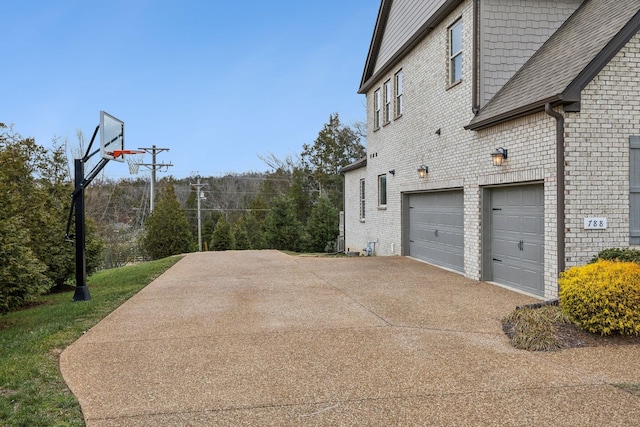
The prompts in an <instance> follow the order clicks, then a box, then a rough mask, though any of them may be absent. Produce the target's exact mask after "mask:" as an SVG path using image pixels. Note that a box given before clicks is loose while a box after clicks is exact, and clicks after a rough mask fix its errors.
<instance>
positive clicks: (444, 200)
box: [405, 191, 464, 272]
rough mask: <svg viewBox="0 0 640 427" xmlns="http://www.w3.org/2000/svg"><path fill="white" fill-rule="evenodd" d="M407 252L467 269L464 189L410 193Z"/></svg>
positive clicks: (462, 269) (452, 266)
mask: <svg viewBox="0 0 640 427" xmlns="http://www.w3.org/2000/svg"><path fill="white" fill-rule="evenodd" d="M407 200H408V209H409V212H408V221H409V224H408V225H409V227H408V230H409V232H408V236H406V238H408V245H405V248H406V249H407V250H406V252H408V253H407V255H409V256H412V257H414V258H418V259H421V260H423V261H427V262H429V263H432V264H435V265H439V266H442V267H446V268H450V269H452V270H456V271H460V272H463V271H464V209H463V197H462V191H442V192H434V193H416V194H409V195H408V198H407Z"/></svg>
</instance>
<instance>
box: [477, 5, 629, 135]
mask: <svg viewBox="0 0 640 427" xmlns="http://www.w3.org/2000/svg"><path fill="white" fill-rule="evenodd" d="M638 11H640V0H615V1H607V0H587V1H585V2H584V3H583V4H582V5H581V6H580V7H579V8H578V9H577V10H576V11H575V12H574V14H573V15H571V17H570V18H569V19H567V21H566V22H565V23H564V24H562V26H561V27H560V28H559V29H558V30H557V31H556V32H555V33H554V34H553V35H552V36H551V37H550V38H549V40H547V42H545V43H544V44H543V45H542V46H541V47H540V49H539V50H538V51H537V52H536V53H535V54H534V55H533V56H532V57H531V58H530V59H529V61H527V62H526V63H525V64H524V65H523V66H522V68H521V69H520V70H518V72H517V73H516V74H514V76H513V77H512V78H511V79H510V80H509V81H508V82H507V83H506V84H505V85H504V86H503V87H502V89H500V90H499V91H498V93H496V95H495V96H494V97H493V98H492V99H491V100H490V101H489V102H488V103H487V104H486V105H485V106H484V108H483V109H482V110H480V113H479V114H478V115H477V116H476V117H474V118H473V120H471V122H470V123H469V125H467V126H466V128H467V129H473V130H478V129H481V128H483V127H487V126H492V125H495V124H497V123H500V122H504V121H506V120H511V119H514V118H516V117H521V116H524V115H527V114H531V113H534V112H538V111H542V110H543V109H544V105H545V104H546V103H547V102H550V103H552V104H553V105H558V104H561V103H564V104H570V103H573V102H577V101H579V100H580V91H581V90H582V89H584V87H585V86H586V85H587V84H588V83H589V81H591V80H592V79H593V78H594V77H595V76H596V74H597V73H598V72H599V71H600V70H601V69H602V68H603V67H604V66H605V65H606V64H607V63H608V62H609V61H610V60H611V58H613V56H615V54H616V53H617V52H618V51H619V50H620V49H621V48H622V47H623V46H624V45H625V44H626V43H627V42H628V41H629V39H630V38H631V37H633V35H634V34H635V33H636V32H637V31H638V30H639V29H640V14H639V13H638Z"/></svg>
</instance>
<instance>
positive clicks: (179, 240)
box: [142, 184, 193, 259]
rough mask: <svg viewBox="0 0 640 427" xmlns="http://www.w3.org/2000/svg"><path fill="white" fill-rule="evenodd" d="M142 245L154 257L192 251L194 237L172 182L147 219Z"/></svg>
mask: <svg viewBox="0 0 640 427" xmlns="http://www.w3.org/2000/svg"><path fill="white" fill-rule="evenodd" d="M142 246H143V248H144V249H145V251H147V253H148V254H149V255H150V256H151V258H152V259H160V258H165V257H168V256H170V255H177V254H181V253H185V252H191V251H192V249H193V238H192V235H191V228H190V227H189V221H188V220H187V216H186V215H185V212H184V210H182V208H181V207H180V203H178V199H177V197H176V192H175V189H174V187H173V185H172V184H167V185H166V187H165V188H164V190H163V191H162V192H161V194H160V197H158V200H157V202H156V205H155V207H154V210H153V213H152V214H151V215H149V217H147V220H146V221H145V235H144V237H143V239H142Z"/></svg>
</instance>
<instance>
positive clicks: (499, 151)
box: [491, 147, 507, 166]
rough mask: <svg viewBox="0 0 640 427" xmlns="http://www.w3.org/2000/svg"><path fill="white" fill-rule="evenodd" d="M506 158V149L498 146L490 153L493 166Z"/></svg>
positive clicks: (500, 164) (499, 164) (500, 163)
mask: <svg viewBox="0 0 640 427" xmlns="http://www.w3.org/2000/svg"><path fill="white" fill-rule="evenodd" d="M506 158H507V149H506V148H502V147H498V148H496V151H494V152H493V153H491V160H493V166H502V163H503V162H504V160H505V159H506Z"/></svg>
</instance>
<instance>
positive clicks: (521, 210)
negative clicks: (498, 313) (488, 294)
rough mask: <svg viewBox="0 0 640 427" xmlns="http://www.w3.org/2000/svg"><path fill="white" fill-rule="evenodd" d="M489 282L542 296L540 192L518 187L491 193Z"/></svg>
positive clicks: (536, 187) (538, 188)
mask: <svg viewBox="0 0 640 427" xmlns="http://www.w3.org/2000/svg"><path fill="white" fill-rule="evenodd" d="M491 222H492V224H491V247H492V250H491V261H492V270H493V280H494V281H495V282H498V283H502V284H505V285H508V286H511V287H514V288H517V289H520V290H523V291H526V292H529V293H532V294H535V295H539V296H542V295H544V278H543V273H544V190H543V186H542V184H540V185H522V186H514V187H504V188H495V189H492V190H491Z"/></svg>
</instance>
